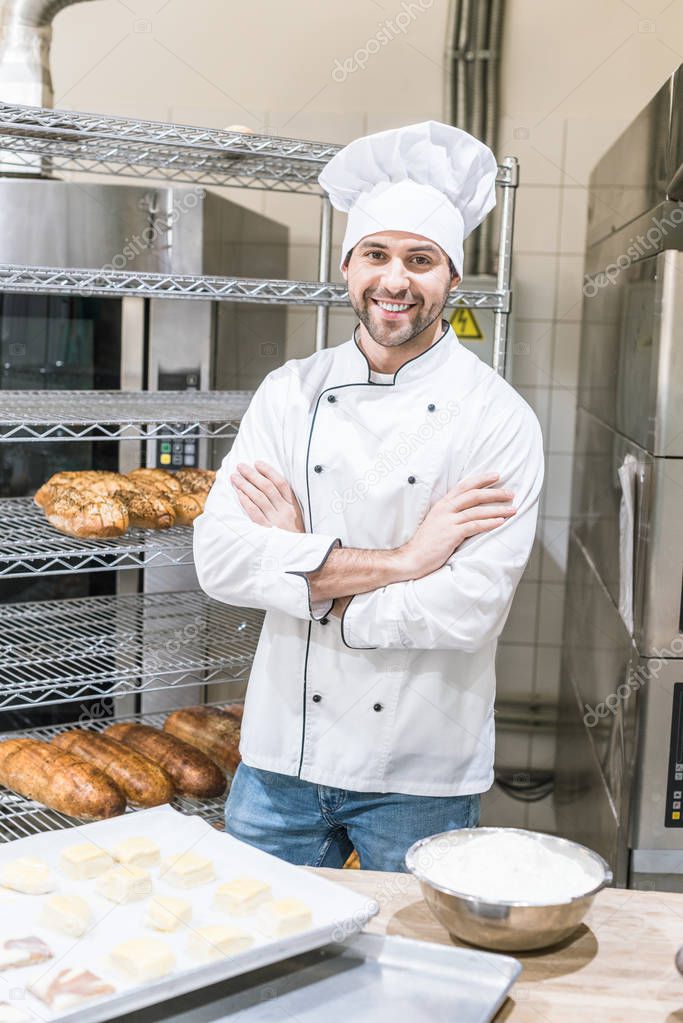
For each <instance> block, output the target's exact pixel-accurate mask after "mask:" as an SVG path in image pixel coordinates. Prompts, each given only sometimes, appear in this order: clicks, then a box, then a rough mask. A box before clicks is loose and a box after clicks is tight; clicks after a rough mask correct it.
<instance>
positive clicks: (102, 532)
mask: <svg viewBox="0 0 683 1023" xmlns="http://www.w3.org/2000/svg"><path fill="white" fill-rule="evenodd" d="M215 477H216V473H215V472H214V471H213V470H212V469H193V468H188V469H179V470H178V472H176V473H171V472H167V470H166V469H133V471H132V472H129V473H127V474H125V475H124V474H122V473H118V472H108V471H105V470H96V469H92V470H90V469H88V470H83V471H80V472H70V471H64V472H57V473H54V475H52V476H51V477H50V479H49V480H48V481H47V482H46V483H44V484H43V485H42V487H40V488H39V490H38V491H37V492H36V494H35V496H34V501H35V503H36V504H37V505H38V506H39V507H40V508H42V509H43V511H44V512H45V516H46V518H47V520H48V522H50V524H51V525H53V526H54V527H55V529H58V530H59V531H60V533H66V534H67V535H68V536H77V537H84V538H88V537H92V538H95V537H110V536H121V535H122V534H123V533H125V532H126V530H127V529H128V528H129V527H130V526H133V527H137V528H140V529H169V528H170V527H171V526H173V525H175V524H178V525H182V526H189V525H191V524H192V523H193V522H194V520H195V519H196V518H197V516H198V515H200V514H201V513H202V512H203V510H204V503H205V501H206V497H207V494H208V493H209V490H210V489H211V486H212V484H213V481H214V479H215Z"/></svg>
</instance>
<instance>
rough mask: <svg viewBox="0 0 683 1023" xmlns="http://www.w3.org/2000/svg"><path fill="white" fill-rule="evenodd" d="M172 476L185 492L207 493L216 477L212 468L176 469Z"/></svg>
mask: <svg viewBox="0 0 683 1023" xmlns="http://www.w3.org/2000/svg"><path fill="white" fill-rule="evenodd" d="M174 476H175V479H177V480H178V482H179V483H180V486H181V487H182V489H183V491H184V493H186V494H208V492H209V491H210V490H211V487H212V486H213V483H214V480H215V479H216V473H215V470H214V469H178V470H177V472H176V473H174Z"/></svg>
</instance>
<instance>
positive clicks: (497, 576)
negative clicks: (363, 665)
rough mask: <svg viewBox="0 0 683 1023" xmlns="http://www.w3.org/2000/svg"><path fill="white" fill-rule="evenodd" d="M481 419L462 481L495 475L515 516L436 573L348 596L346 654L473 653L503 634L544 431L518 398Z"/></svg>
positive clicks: (521, 560)
mask: <svg viewBox="0 0 683 1023" xmlns="http://www.w3.org/2000/svg"><path fill="white" fill-rule="evenodd" d="M505 413H506V414H505V415H501V414H500V412H499V413H498V414H497V415H496V416H495V420H494V422H493V423H492V425H491V426H488V424H489V423H490V422H491V420H490V419H489V418H488V417H486V416H485V417H483V418H482V419H481V420H480V428H479V430H478V431H477V434H476V435H475V440H474V442H473V445H472V447H471V449H470V452H469V455H468V458H467V461H466V464H465V466H464V468H463V472H462V476H461V478H465V477H467V476H470V475H471V474H472V473H476V472H480V471H490V472H497V473H499V474H500V481H499V483H498V484H497V485H498V486H501V487H506V488H508V489H510V490H511V491H512V492H513V494H514V497H513V500H512V503H513V506H514V507H516V508H517V512H516V514H515V515H514V516H512V517H511V518H510V519H507V520H506V521H505V522H504V523H503V524H502V525H499V526H496V528H495V529H493V530H491V532H490V533H483V534H480V535H479V536H473V537H470V538H469V539H467V540H465V541H464V542H463V543H462V544H460V546H459V547H458V549H457V550H456V551H455V552H454V554H452V555H451V557H450V558H449V559H448V561H447V562H446V563H445V564H444V565H443V566H442V567H441V568H439V569H437V571H435V572H431V573H430V574H429V575H426V576H423V577H422V578H421V579H414V580H409V581H407V582H399V583H390V584H389V585H387V586H384V587H382V588H380V589H377V590H373V591H371V592H370V593H361V594H358V595H356V596H354V597H353V599H352V600H351V601H350V602H349V604H348V605H347V607H346V609H345V611H344V614H343V615H342V619H341V635H342V639H343V641H344V642H345V643H346V645H347V646H349V647H354V648H360V649H373V648H390V647H391V648H404V649H408V648H417V649H426V650H438V649H441V650H462V651H465V652H469V653H472V652H474V651H475V650H478V649H480V648H481V647H483V646H485V645H487V644H488V643H490V642H491V641H492V640H494V639H496V638H497V637H498V636H499V635H500V633H501V632H502V630H503V626H504V625H505V621H506V619H507V616H508V613H509V611H510V606H511V604H512V598H513V597H514V594H515V589H516V587H517V584H518V582H519V580H520V578H521V575H522V572H523V571H524V568H525V566H526V563H527V561H528V560H529V556H530V554H531V547H532V544H533V542H534V536H535V533H536V522H537V518H538V501H539V496H540V491H541V486H542V484H543V477H544V461H543V439H542V434H541V428H540V425H539V422H538V419H537V418H536V416H535V414H534V412H533V411H532V409H531V408H530V407H529V406H528V405H527V404H526V402H524V401H522V400H521V399H520V400H518V401H517V402H516V403H515V404H514V405H513V407H512V409H510V407H509V405H508V406H507V408H506V409H505Z"/></svg>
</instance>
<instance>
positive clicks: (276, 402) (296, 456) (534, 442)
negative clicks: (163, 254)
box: [194, 121, 544, 871]
mask: <svg viewBox="0 0 683 1023" xmlns="http://www.w3.org/2000/svg"><path fill="white" fill-rule="evenodd" d="M496 171H497V166H496V161H495V159H494V156H493V154H492V152H491V150H490V149H488V147H486V146H485V145H483V144H482V143H481V142H479V141H478V140H477V139H475V138H473V137H472V136H471V135H469V134H467V133H466V132H464V131H461V130H460V129H458V128H455V127H452V126H450V125H447V124H441V123H439V122H435V121H427V122H424V123H421V124H411V125H408V126H406V127H403V128H399V129H395V130H391V131H383V132H379V133H377V134H373V135H368V136H367V137H364V138H359V139H356V140H355V141H354V142H352V143H350V144H349V145H348V146H346V147H345V148H343V149H342V150H341V151H340V152H339V153H337V154H336V155H335V156H334V157H333V159H332V160H330V162H329V163H328V164H327V165H326V166H325V168H324V169H323V171H322V173H321V174H320V176H319V181H320V183H321V185H322V187H323V188H324V189H325V191H326V192H327V193H328V195H329V197H330V200H331V202H332V203H333V205H334V206H335V207H336V208H337V209H338V210H342V211H345V212H347V213H348V219H347V226H346V233H345V236H344V241H343V244H342V250H341V263H340V267H341V271H342V273H343V275H344V279H345V281H346V283H347V288H348V295H349V301H350V303H351V305H352V307H353V310H354V312H355V314H356V316H357V317H358V321H359V322H358V323H357V324H356V327H355V329H354V331H353V336H352V337H351V338H349V340H348V341H346V342H344V343H343V344H340V345H338V346H336V347H333V348H329V349H325V350H323V351H320V352H316V353H315V354H313V355H310V356H309V357H308V358H303V359H290V360H289V361H288V362H286V363H285V364H284V365H283V366H281V367H279V368H277V369H275V370H273V371H272V372H271V373H269V374H268V375H267V376H266V378H265V379H264V381H263V382H262V383H261V384H260V386H259V387H258V389H257V390H256V392H255V394H254V397H253V399H252V401H251V403H250V405H249V408H248V410H247V412H246V414H245V415H244V417H243V419H242V422H241V425H240V429H239V433H238V436H237V438H236V440H235V442H234V444H233V447H232V450H231V451H230V453H229V454H228V455H227V456H226V457H225V459H224V461H223V464H222V466H221V468H220V469H219V471H218V473H217V476H216V481H215V484H214V486H213V489H212V490H211V493H210V494H209V497H208V500H207V502H206V508H205V511H204V513H203V514H202V515H201V516H200V517H199V518H198V519H197V520H196V521H195V527H194V555H195V564H196V567H197V574H198V577H199V582H200V585H201V587H202V589H203V590H205V591H206V593H208V594H209V595H210V596H211V597H213V598H215V599H216V600H220V601H224V602H226V603H228V604H235V605H238V606H243V607H254V608H263V609H264V610H265V611H266V615H265V620H264V624H263V629H262V631H261V635H260V639H259V642H258V647H257V650H256V654H255V657H254V661H253V666H252V670H251V675H250V678H249V683H248V686H247V692H246V697H245V708H244V720H243V725H242V735H241V743H240V753H241V757H242V762H241V763H240V765H239V767H238V769H237V772H236V774H235V778H234V781H233V783H232V787H231V790H230V795H229V798H228V800H227V803H226V817H225V824H226V830H227V831H228V833H230V834H232V835H234V836H236V837H237V838H239V839H241V840H243V841H244V842H247V843H249V844H252V845H254V846H258V847H260V848H261V849H264V850H266V851H267V852H270V853H272V854H274V855H276V856H279V857H281V858H283V859H286V860H289V861H290V862H293V863H300V864H311V865H316V866H329V867H339V866H342V865H343V864H344V862H345V861H346V860H347V858H348V856H349V854H350V852H351V851H352V849H354V848H355V849H356V851H357V852H358V855H359V858H360V865H361V868H362V869H370V870H399V871H400V870H404V869H405V867H404V863H403V857H404V854H405V851H406V849H407V848H408V847H409V846H410V845H411V844H412V843H413V842H414V841H416V840H417V839H419V838H421V837H424V836H425V835H431V834H434V833H436V832H440V831H445V830H448V829H452V828H461V827H473V826H475V825H476V824H477V823H478V820H479V798H480V794H481V793H482V792H484V791H486V790H487V789H488V788H490V786H491V785H492V784H493V759H494V696H495V667H494V662H495V654H496V644H497V640H498V636H499V635H500V633H501V630H502V628H503V626H504V624H505V620H506V618H507V615H508V612H509V610H510V605H511V603H512V599H513V596H514V593H515V588H516V586H517V584H518V582H519V580H520V577H521V575H522V572H523V570H524V567H525V565H526V563H527V560H528V558H529V555H530V552H531V546H532V543H533V540H534V534H535V529H536V520H537V514H538V500H539V494H540V490H541V485H542V482H543V475H544V463H543V448H542V438H541V430H540V427H539V423H538V420H537V419H536V416H535V415H534V413H533V411H532V410H531V408H530V407H529V406H528V405H527V403H526V402H525V401H524V400H523V398H522V397H520V395H519V394H518V393H517V392H516V391H515V390H514V389H513V388H512V387H511V386H510V385H509V384H508V383H506V381H505V380H504V379H503V378H502V377H501V376H500V375H499V374H497V373H496V372H494V370H493V369H491V368H490V367H489V366H487V365H485V364H484V363H483V362H482V361H481V360H480V359H479V358H478V357H477V356H476V355H474V354H473V353H471V352H470V351H468V350H467V349H466V348H464V347H463V346H462V345H461V344H460V342H459V341H458V338H457V337H456V335H455V333H454V331H453V329H452V327H451V326H450V325H449V323H448V321H447V320H446V319H444V318H443V311H444V306H445V303H446V300H447V298H448V296H449V293H450V292H451V291H452V290H453V289H454V288H456V287H457V285H458V283H459V281H460V280H461V276H462V272H463V241H464V239H465V238H466V237H467V235H468V234H469V233H470V232H471V231H472V230H473V229H474V228H475V227H476V226H477V225H478V224H479V223H480V222H481V221H482V220H483V219H484V217H485V216H486V215H487V213H489V211H490V210H491V209H492V207H493V206H494V205H495V177H496Z"/></svg>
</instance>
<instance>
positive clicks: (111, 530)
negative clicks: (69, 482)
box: [43, 487, 130, 537]
mask: <svg viewBox="0 0 683 1023" xmlns="http://www.w3.org/2000/svg"><path fill="white" fill-rule="evenodd" d="M43 511H44V512H45V518H46V519H47V521H48V522H49V523H50V525H51V526H54V527H55V529H58V530H59V532H60V533H66V534H67V536H78V537H108V536H121V535H122V534H123V533H125V532H126V530H127V529H128V527H129V525H130V517H129V515H128V511H127V509H126V507H125V506H124V505H123V504H122V503H121V501H119V500H118V499H117V498H116V497H100V496H99V495H98V494H95V493H94V492H92V491H90V490H82V489H78V488H76V487H55V488H54V489H53V491H52V492H51V494H50V495H49V496H48V497H47V498H46V501H45V504H44V505H43Z"/></svg>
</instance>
